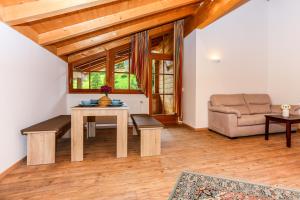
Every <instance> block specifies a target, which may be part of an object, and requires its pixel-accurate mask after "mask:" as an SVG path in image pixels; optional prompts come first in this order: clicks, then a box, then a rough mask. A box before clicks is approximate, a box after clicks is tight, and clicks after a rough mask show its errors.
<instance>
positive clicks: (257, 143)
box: [0, 127, 300, 200]
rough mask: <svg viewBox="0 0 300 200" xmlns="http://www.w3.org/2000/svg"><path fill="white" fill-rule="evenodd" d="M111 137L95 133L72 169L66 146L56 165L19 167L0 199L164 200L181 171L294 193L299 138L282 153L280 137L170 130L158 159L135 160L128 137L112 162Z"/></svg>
mask: <svg viewBox="0 0 300 200" xmlns="http://www.w3.org/2000/svg"><path fill="white" fill-rule="evenodd" d="M130 133H131V131H129V134H130ZM115 134H116V131H115V130H114V129H110V130H108V129H107V130H101V131H98V135H97V138H95V139H90V140H89V141H86V143H85V154H84V156H85V160H84V161H83V162H76V163H70V140H68V139H65V140H63V141H60V142H59V144H58V147H57V149H58V150H57V156H56V164H52V165H44V166H26V164H25V162H24V163H23V164H22V166H19V167H18V168H17V169H16V170H14V171H13V172H12V173H10V174H8V175H7V176H6V177H4V179H2V180H1V181H0V199H1V200H3V199H8V200H12V199H55V200H56V199H89V200H90V199H110V200H111V199H130V200H134V199H141V200H147V199H149V200H153V199H167V197H168V196H169V194H170V192H171V190H172V188H173V186H174V185H175V182H176V179H177V178H178V176H179V175H180V173H181V172H182V171H184V170H187V171H193V172H199V173H205V174H211V175H220V176H223V177H229V178H234V179H242V180H246V181H251V182H255V183H262V184H271V185H279V186H281V187H288V188H294V189H300V134H293V136H292V137H293V141H292V142H293V143H292V145H293V146H292V148H291V149H288V148H286V147H285V137H284V135H283V134H279V135H271V137H270V140H269V141H265V140H264V139H263V136H255V137H248V138H239V139H235V140H230V139H228V138H226V137H223V136H220V135H218V134H215V133H212V132H209V131H202V132H195V131H191V130H190V129H188V128H185V127H171V128H168V129H165V131H164V133H163V136H162V155H161V156H157V157H144V158H141V157H140V156H139V139H138V136H132V135H131V134H130V136H129V150H128V158H124V159H123V158H122V159H116V158H115V154H116V151H115V145H116V144H115V140H116V137H115Z"/></svg>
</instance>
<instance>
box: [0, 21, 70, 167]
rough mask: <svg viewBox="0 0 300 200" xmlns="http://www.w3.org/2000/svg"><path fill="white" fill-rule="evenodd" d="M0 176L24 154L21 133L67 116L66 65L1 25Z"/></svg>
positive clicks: (23, 139)
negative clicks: (31, 126) (52, 119)
mask: <svg viewBox="0 0 300 200" xmlns="http://www.w3.org/2000/svg"><path fill="white" fill-rule="evenodd" d="M0 35H1V37H0V44H1V45H0V69H1V78H0V85H1V97H0V110H1V116H0V128H1V129H0V137H1V140H0V173H1V172H3V171H4V170H5V169H7V168H8V167H10V166H11V165H12V164H14V163H15V162H17V161H18V160H20V159H21V158H23V157H24V156H25V155H26V137H25V136H21V134H20V130H21V129H23V128H26V127H28V126H30V125H32V124H34V123H37V122H40V121H42V120H45V119H48V118H50V117H52V116H54V115H58V114H65V113H66V85H67V84H66V83H67V82H66V71H67V64H66V63H65V62H64V61H62V60H60V59H59V58H57V57H56V56H54V55H53V54H51V53H49V52H48V51H47V50H45V49H43V48H42V47H40V46H39V45H37V44H35V43H34V42H32V41H31V40H29V39H28V38H25V37H24V36H23V35H21V34H19V33H18V32H16V31H15V30H13V29H11V28H9V27H8V26H6V25H4V24H3V23H0Z"/></svg>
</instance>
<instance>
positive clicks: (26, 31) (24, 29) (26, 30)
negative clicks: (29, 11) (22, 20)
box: [13, 25, 39, 42]
mask: <svg viewBox="0 0 300 200" xmlns="http://www.w3.org/2000/svg"><path fill="white" fill-rule="evenodd" d="M13 28H14V29H15V30H16V31H18V32H20V33H22V34H23V35H25V36H26V37H28V38H30V39H31V40H33V41H34V42H38V36H39V35H38V33H37V32H36V31H35V30H34V29H33V28H31V27H30V26H27V25H20V26H13Z"/></svg>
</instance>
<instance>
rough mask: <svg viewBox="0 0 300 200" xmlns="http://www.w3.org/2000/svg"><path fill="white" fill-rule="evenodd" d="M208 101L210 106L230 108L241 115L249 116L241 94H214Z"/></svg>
mask: <svg viewBox="0 0 300 200" xmlns="http://www.w3.org/2000/svg"><path fill="white" fill-rule="evenodd" d="M210 101H211V105H212V106H226V107H232V108H234V109H236V110H238V111H240V113H241V114H242V115H248V114H250V111H249V109H248V107H247V105H246V102H245V99H244V96H243V94H216V95H212V96H211V97H210Z"/></svg>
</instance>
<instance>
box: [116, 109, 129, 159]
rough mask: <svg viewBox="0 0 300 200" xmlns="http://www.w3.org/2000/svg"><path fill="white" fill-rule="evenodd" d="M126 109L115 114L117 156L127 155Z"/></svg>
mask: <svg viewBox="0 0 300 200" xmlns="http://www.w3.org/2000/svg"><path fill="white" fill-rule="evenodd" d="M127 131H128V111H127V110H122V111H120V112H119V114H118V116H117V158H121V157H127Z"/></svg>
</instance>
